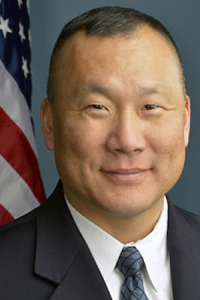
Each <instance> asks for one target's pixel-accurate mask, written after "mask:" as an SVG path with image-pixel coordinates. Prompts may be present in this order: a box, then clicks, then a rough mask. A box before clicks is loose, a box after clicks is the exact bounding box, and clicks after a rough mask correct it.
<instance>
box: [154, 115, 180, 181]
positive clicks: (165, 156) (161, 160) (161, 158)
mask: <svg viewBox="0 0 200 300" xmlns="http://www.w3.org/2000/svg"><path fill="white" fill-rule="evenodd" d="M150 142H151V148H152V149H153V153H154V155H155V157H156V158H155V161H156V163H155V166H156V167H155V170H156V171H157V172H158V173H159V174H161V172H164V173H165V174H166V176H170V177H171V179H172V178H177V177H179V176H180V174H181V172H182V169H183V166H184V161H185V145H184V129H183V124H182V123H181V122H175V121H174V122H173V120H172V121H171V122H170V123H165V124H163V125H162V126H159V127H157V129H155V130H154V134H153V135H152V137H151V141H150Z"/></svg>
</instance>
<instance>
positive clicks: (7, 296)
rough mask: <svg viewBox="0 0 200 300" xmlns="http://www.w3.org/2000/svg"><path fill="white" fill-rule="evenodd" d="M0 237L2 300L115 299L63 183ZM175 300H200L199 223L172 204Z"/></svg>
mask: <svg viewBox="0 0 200 300" xmlns="http://www.w3.org/2000/svg"><path fill="white" fill-rule="evenodd" d="M0 229H1V232H0V299H1V300H64V299H66V300H111V297H110V295H109V292H108V290H107V288H106V286H105V283H104V281H103V279H102V276H101V274H100V273H99V270H98V268H97V266H96V264H95V262H94V260H93V257H92V255H91V254H90V251H89V250H88V248H87V245H86V243H85V241H84V240H83V238H82V236H81V234H80V233H79V231H78V229H77V227H76V225H75V223H74V221H73V219H72V217H71V215H70V212H69V211H68V208H67V206H66V204H65V200H64V197H63V193H62V185H61V183H60V182H59V183H58V185H57V187H56V189H55V191H54V192H53V194H52V195H51V196H50V197H49V199H48V200H47V201H46V202H45V203H44V204H43V205H41V206H40V207H39V208H37V209H36V210H34V211H32V212H30V213H29V214H27V215H26V216H24V217H22V218H20V219H18V220H16V221H14V222H12V223H10V224H8V225H5V226H2V227H1V228H0ZM168 245H169V253H170V260H171V274H172V284H173V293H174V300H199V299H200V274H199V272H200V218H199V217H197V216H195V215H193V214H191V213H188V212H186V211H184V210H182V209H180V208H177V207H174V206H173V205H172V203H171V202H170V201H169V229H168Z"/></svg>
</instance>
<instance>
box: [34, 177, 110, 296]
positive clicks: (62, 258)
mask: <svg viewBox="0 0 200 300" xmlns="http://www.w3.org/2000/svg"><path fill="white" fill-rule="evenodd" d="M36 245H37V246H36V260H35V274H37V275H39V276H40V277H43V278H44V279H46V280H49V281H51V282H54V283H55V284H56V285H58V287H57V288H56V290H55V292H54V294H53V295H52V297H51V298H50V299H51V300H59V299H65V298H66V296H67V298H68V299H87V300H90V299H91V300H92V299H96V300H102V299H105V300H111V298H110V295H109V292H108V290H107V288H106V286H105V283H104V281H103V278H102V276H101V275H100V272H99V270H98V268H97V266H96V263H95V262H94V260H93V257H92V255H91V253H90V251H89V249H88V248H87V245H86V243H85V241H84V240H83V238H82V236H81V234H80V232H79V231H78V229H77V227H76V225H75V223H74V221H73V219H72V217H71V215H70V212H69V210H68V208H67V205H66V203H65V200H64V197H63V192H62V184H61V182H59V183H58V185H57V187H56V189H55V191H54V192H53V194H52V195H51V196H50V198H49V199H48V200H47V201H46V202H45V204H44V205H42V206H41V207H40V209H39V213H38V217H37V241H36ZM85 262H87V264H85ZM92 278H95V280H92ZM97 291H98V292H97ZM50 299H49V300H50Z"/></svg>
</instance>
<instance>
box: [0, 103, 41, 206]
mask: <svg viewBox="0 0 200 300" xmlns="http://www.w3.org/2000/svg"><path fill="white" fill-rule="evenodd" d="M0 120H1V128H0V140H1V147H0V154H1V155H2V156H3V157H4V158H5V159H6V160H7V162H9V164H10V165H11V166H12V167H13V168H14V169H15V170H16V172H17V173H18V174H19V175H20V176H21V177H22V178H23V179H24V180H25V181H26V182H27V184H28V185H29V187H30V188H31V190H32V191H33V193H34V195H35V197H36V198H37V199H38V201H40V203H43V202H44V200H45V193H44V190H43V185H42V182H41V179H40V172H39V168H38V162H37V158H36V156H35V154H34V152H33V150H32V148H31V147H30V145H29V143H28V141H27V139H26V137H25V135H24V134H23V132H22V131H21V130H20V129H19V127H18V126H17V125H16V124H15V123H14V122H13V121H12V120H11V119H10V118H9V116H8V115H7V114H6V113H5V112H4V110H3V109H2V108H1V107H0ZM13 149H14V152H13Z"/></svg>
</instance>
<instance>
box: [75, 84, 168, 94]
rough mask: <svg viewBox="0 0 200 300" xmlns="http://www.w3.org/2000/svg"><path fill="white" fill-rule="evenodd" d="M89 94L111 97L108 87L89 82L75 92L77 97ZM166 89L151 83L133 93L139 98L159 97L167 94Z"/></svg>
mask: <svg viewBox="0 0 200 300" xmlns="http://www.w3.org/2000/svg"><path fill="white" fill-rule="evenodd" d="M89 93H94V94H101V95H105V96H108V97H109V96H110V97H112V96H113V94H114V93H113V92H112V90H111V89H110V88H109V86H108V87H107V86H105V85H104V86H103V85H99V84H98V83H96V82H93V81H89V82H87V83H85V84H84V85H83V86H81V87H80V88H79V89H78V90H77V91H76V94H77V95H81V96H84V95H87V94H89ZM167 93H168V89H167V88H166V87H165V86H163V85H162V84H160V83H152V84H149V86H148V85H147V86H140V87H138V89H137V90H136V91H135V94H138V95H141V96H150V95H159V94H167Z"/></svg>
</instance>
